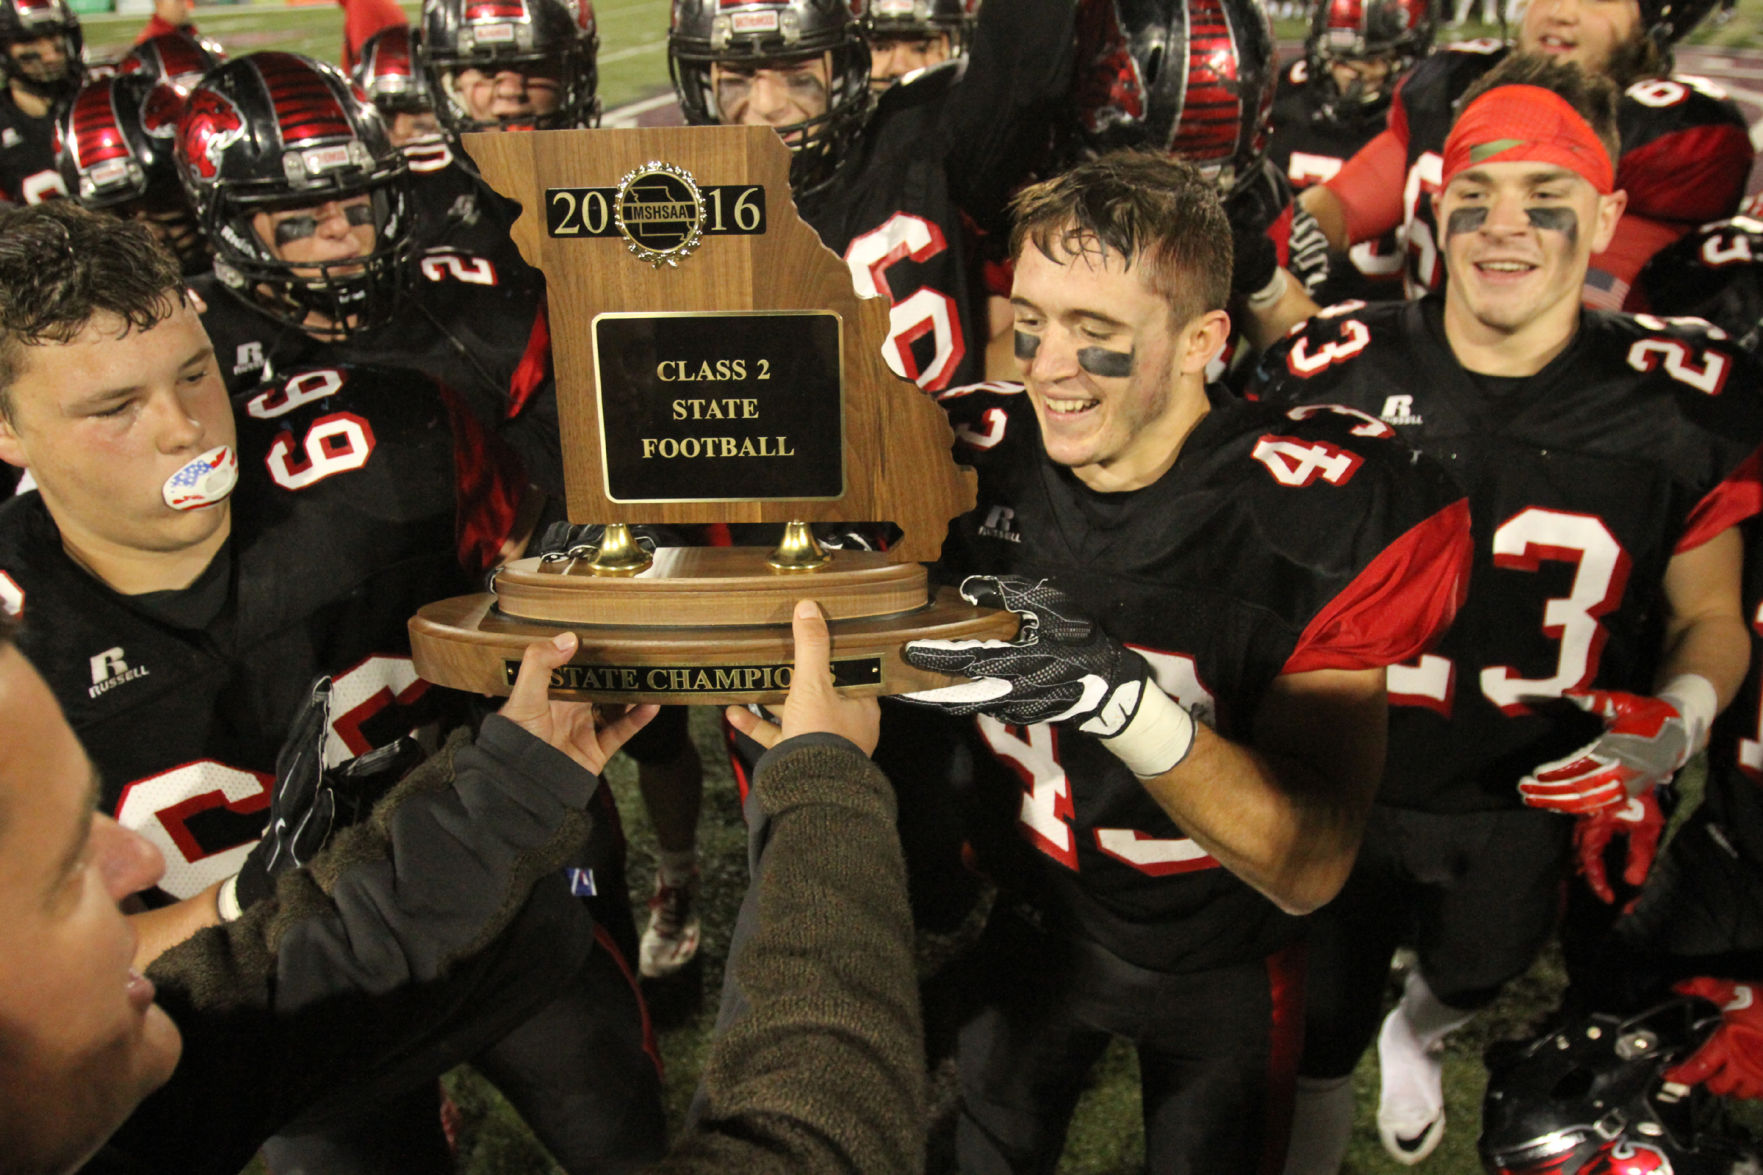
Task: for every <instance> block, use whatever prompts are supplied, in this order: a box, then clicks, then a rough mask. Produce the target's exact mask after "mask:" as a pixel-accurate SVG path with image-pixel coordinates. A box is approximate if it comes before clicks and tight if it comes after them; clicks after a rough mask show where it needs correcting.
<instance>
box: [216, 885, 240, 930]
mask: <svg viewBox="0 0 1763 1175" xmlns="http://www.w3.org/2000/svg"><path fill="white" fill-rule="evenodd" d="M214 905H215V908H216V909H218V910H219V911H220V920H221V921H222V922H235V921H237V920H238V917H239V915H241V914H243V913H244V912H245V911H244V910H242V909H240V908H239V875H238V874H237V873H235V874H233V875H232V876H231V877H229V878H227V879H226V880H225V881H223V882H221V883H220V889H218V890H217V891H215V894H214Z"/></svg>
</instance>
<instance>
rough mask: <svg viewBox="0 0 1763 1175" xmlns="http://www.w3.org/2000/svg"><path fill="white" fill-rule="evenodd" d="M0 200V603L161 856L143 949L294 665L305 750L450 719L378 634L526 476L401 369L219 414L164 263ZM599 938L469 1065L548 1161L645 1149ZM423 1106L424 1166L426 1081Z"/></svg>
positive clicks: (120, 230) (254, 765)
mask: <svg viewBox="0 0 1763 1175" xmlns="http://www.w3.org/2000/svg"><path fill="white" fill-rule="evenodd" d="M5 215H6V217H7V219H6V221H5V223H4V227H3V228H0V236H3V237H4V239H5V240H6V241H7V249H6V250H5V251H4V252H3V253H0V261H3V262H4V264H5V272H4V281H0V287H3V288H4V293H3V294H0V298H3V299H4V302H3V305H4V321H5V323H6V327H5V329H6V332H7V333H6V337H5V341H6V346H7V350H8V353H10V354H14V355H19V356H20V358H18V359H16V360H14V362H13V364H12V365H11V366H10V368H9V375H10V377H11V378H10V379H9V381H8V382H7V384H6V385H5V387H4V389H3V390H0V408H3V413H0V459H3V460H5V461H6V462H8V463H9V464H12V465H16V466H19V467H21V468H25V469H28V470H29V471H30V473H31V474H32V476H33V478H34V479H35V481H36V484H37V488H38V492H37V493H35V494H25V495H22V496H20V497H17V498H15V499H13V500H12V501H11V502H9V503H7V505H6V506H5V507H4V508H3V509H0V595H3V596H4V598H5V600H6V603H7V605H8V610H9V611H13V612H18V613H21V614H22V615H23V616H24V617H25V618H26V620H27V623H28V626H29V627H28V629H27V632H26V634H25V635H24V637H23V638H22V645H21V647H22V648H23V650H24V652H25V653H26V655H27V656H29V657H30V658H31V660H32V661H33V663H34V664H36V665H37V667H38V668H39V670H40V672H42V673H43V675H44V677H45V679H46V680H47V681H48V682H49V683H50V687H51V689H53V690H54V691H55V694H56V697H57V698H58V699H59V701H60V702H61V705H62V708H63V709H64V710H65V711H66V712H67V713H68V715H69V718H70V721H71V722H72V724H73V725H74V727H75V729H76V731H77V732H78V733H79V734H80V736H81V738H82V740H83V742H84V743H85V745H86V748H87V751H88V753H89V754H90V755H91V757H92V760H93V762H94V764H95V765H96V767H97V770H98V775H99V777H100V778H101V779H102V781H103V783H102V791H101V794H100V796H99V801H100V807H101V810H102V811H104V812H106V813H107V814H111V815H114V816H115V818H116V819H117V820H118V822H119V823H121V824H122V825H124V826H125V827H127V828H130V829H133V830H135V831H137V832H139V833H141V834H142V835H143V836H145V837H147V838H148V840H149V841H151V842H152V843H153V844H154V845H155V846H156V847H157V848H158V849H159V851H160V852H161V853H162V854H163V855H164V857H165V858H166V862H167V869H166V873H165V876H164V877H163V878H162V879H161V880H160V882H159V888H158V892H157V894H156V904H157V905H158V906H159V907H160V909H158V910H156V911H155V912H154V913H152V914H149V915H143V919H142V921H141V924H140V927H139V929H140V934H141V936H142V945H141V948H140V952H141V958H142V959H143V960H145V959H150V958H152V957H153V956H154V955H155V954H157V953H158V951H159V950H161V949H163V948H165V947H167V946H169V945H171V944H174V943H176V942H179V941H182V939H184V938H185V937H187V936H188V934H189V933H191V932H192V931H193V930H195V929H196V928H198V927H200V926H203V925H207V924H211V923H212V922H213V921H215V919H216V918H226V917H229V916H236V913H237V902H236V899H237V895H238V893H239V892H240V887H241V886H242V885H243V882H242V881H241V880H238V878H239V876H240V872H241V868H242V866H243V865H245V864H246V863H247V862H248V860H249V859H250V856H251V853H252V851H253V845H254V843H255V842H256V841H257V839H258V837H259V836H260V835H261V834H262V833H263V830H264V815H265V810H266V808H267V807H268V805H269V803H270V787H271V785H272V783H273V782H274V781H275V778H276V775H275V773H276V771H277V767H278V751H279V749H280V747H281V745H282V742H283V738H284V736H285V735H286V733H287V731H288V729H289V726H290V723H291V721H292V720H293V717H294V716H295V714H297V713H299V712H300V711H301V709H302V706H303V704H304V702H305V700H306V698H307V696H308V695H309V693H310V683H311V682H312V680H313V679H314V678H315V677H317V676H319V675H328V676H330V677H331V678H332V679H333V685H332V691H331V692H332V709H331V712H330V714H329V716H328V717H329V730H330V736H329V738H328V740H327V749H326V758H327V761H332V762H334V761H338V760H341V759H344V758H348V757H351V756H354V755H358V754H362V753H364V752H367V751H370V750H372V749H374V748H376V747H379V746H383V745H385V744H387V743H389V742H391V741H393V740H395V739H397V738H399V737H401V736H403V735H405V734H406V733H409V732H411V731H412V730H419V729H422V728H429V727H433V726H435V725H436V724H457V722H458V721H459V720H460V718H461V717H462V716H463V715H462V714H461V712H460V708H461V706H462V704H463V701H464V699H463V698H461V697H460V696H458V695H451V694H450V693H449V691H443V690H438V689H430V688H428V687H427V685H426V684H425V683H424V682H422V681H421V680H420V679H419V678H418V677H417V676H416V672H415V669H414V668H413V666H412V665H411V662H410V659H409V644H408V632H407V627H406V626H407V624H408V621H409V617H410V616H411V615H412V614H413V613H414V612H415V610H416V609H417V608H418V607H420V606H421V605H422V604H424V603H427V602H429V601H432V600H434V599H438V598H441V597H444V596H448V595H454V594H458V593H459V592H460V591H461V590H464V589H465V588H466V587H467V586H468V585H469V582H470V579H471V577H472V576H474V575H476V574H477V573H481V571H482V570H483V569H484V568H486V567H488V566H490V565H492V564H493V563H494V562H497V561H499V560H501V559H502V558H505V557H507V555H508V554H509V553H510V552H511V551H516V550H518V549H519V547H520V544H521V538H520V536H519V535H518V534H517V533H516V528H517V527H518V525H519V520H520V517H521V510H520V506H521V500H522V497H523V495H524V494H525V493H526V490H527V485H526V480H525V478H524V477H523V476H521V474H520V471H519V469H518V465H517V464H515V463H513V462H510V461H507V460H505V459H502V454H503V452H504V451H503V450H502V448H501V446H500V445H499V444H497V442H496V440H495V438H494V436H493V435H492V434H490V433H489V432H488V431H487V430H485V429H484V428H482V427H481V426H480V425H479V424H478V422H477V421H476V419H475V417H474V416H473V415H472V414H471V413H470V412H468V411H466V410H464V409H463V408H462V407H461V406H460V405H459V404H458V403H457V402H456V401H455V400H454V398H453V397H451V396H450V395H447V394H445V393H443V392H442V390H441V389H439V388H437V387H436V386H435V385H434V384H433V383H432V382H430V381H428V380H426V379H424V378H422V377H420V376H418V375H415V374H413V373H408V372H397V371H393V370H389V369H374V368H365V367H354V366H349V365H342V364H337V365H329V366H322V367H316V368H305V369H300V368H295V369H291V370H287V371H285V372H284V373H283V376H282V378H280V379H278V380H277V381H274V382H270V383H266V384H264V385H262V386H261V387H259V388H258V389H257V390H256V391H255V392H254V393H253V394H251V395H249V396H247V397H242V398H241V400H240V402H239V405H238V410H237V413H236V415H235V411H234V407H233V405H232V404H230V403H229V401H228V398H227V394H226V385H225V383H224V381H223V380H222V379H221V377H220V373H219V369H218V361H217V358H216V356H215V353H214V349H213V347H212V345H211V344H210V342H209V340H208V338H207V335H206V334H205V332H204V331H203V329H202V323H201V320H200V318H199V316H198V315H197V313H196V309H195V307H194V305H193V303H192V301H191V300H189V299H187V298H186V296H185V295H184V284H183V279H182V276H181V275H180V274H179V273H178V272H177V268H176V265H175V263H174V262H172V261H171V259H170V257H169V255H167V254H163V253H161V252H160V251H158V250H157V248H156V247H154V245H153V244H152V239H151V236H150V235H149V234H147V233H146V232H145V230H144V229H140V228H138V226H134V225H131V224H127V223H123V224H119V223H118V222H116V221H115V220H113V219H110V218H107V217H104V218H101V217H97V216H94V215H93V214H91V213H87V212H84V211H83V210H81V209H79V208H77V207H75V206H74V205H73V204H72V203H71V202H57V203H56V204H55V206H54V207H53V208H50V207H45V208H42V209H37V210H12V211H10V212H8V213H6V214H5ZM616 831H617V830H616V815H615V813H613V812H610V811H602V812H601V813H600V820H599V822H598V825H597V835H598V836H600V837H602V838H604V839H605V840H606V841H607V842H611V843H612V845H613V846H614V847H613V849H612V850H609V851H608V852H606V853H605V854H604V855H603V856H602V857H598V858H596V861H595V863H596V864H598V863H600V861H601V860H602V859H604V860H612V861H614V863H615V864H618V865H621V864H622V863H621V862H617V861H616V857H617V853H616V851H615V846H616ZM590 852H591V853H598V852H599V847H598V846H590ZM603 880H604V881H606V882H607V884H606V885H605V886H604V887H603V888H605V889H608V890H610V889H614V888H616V884H615V883H616V880H617V879H616V878H614V877H610V876H608V877H605V878H603ZM168 902H170V903H171V904H167V903H168ZM612 908H613V910H614V911H616V909H617V907H616V905H613V906H612ZM623 910H624V914H625V919H626V921H627V922H628V910H629V907H628V904H625V905H624V907H623ZM604 930H605V928H602V937H603V938H604V945H605V948H606V949H604V950H601V951H597V952H595V953H596V955H598V956H599V957H600V961H599V962H598V963H594V964H592V969H593V970H594V971H596V972H597V976H594V977H587V978H586V979H585V982H584V985H583V986H582V987H581V988H580V989H571V990H570V991H568V992H566V993H564V995H562V996H560V997H558V999H557V1000H556V1001H554V1002H553V1003H552V1004H551V1005H549V1006H547V1007H546V1008H544V1009H542V1010H541V1011H540V1012H539V1013H538V1014H537V1015H535V1016H534V1017H532V1018H531V1019H530V1020H529V1021H528V1022H526V1023H524V1024H522V1025H521V1027H520V1028H519V1030H518V1031H515V1032H512V1033H510V1034H509V1036H508V1037H507V1039H505V1040H503V1041H502V1042H501V1043H499V1044H497V1045H496V1047H495V1048H494V1049H493V1050H491V1051H490V1052H489V1053H486V1054H485V1055H484V1056H483V1058H482V1059H483V1063H484V1064H485V1065H486V1066H487V1069H486V1072H487V1073H488V1075H489V1076H490V1077H491V1079H492V1080H494V1081H496V1082H497V1083H498V1084H499V1085H500V1086H501V1087H502V1088H504V1090H505V1091H506V1092H508V1093H509V1094H510V1096H511V1097H513V1098H514V1099H515V1100H516V1101H517V1102H519V1103H520V1104H521V1105H522V1109H523V1113H525V1114H526V1115H527V1117H528V1121H529V1122H530V1123H531V1124H532V1125H533V1126H534V1128H535V1130H536V1131H537V1132H538V1133H539V1135H540V1137H541V1138H542V1139H543V1140H544V1141H545V1142H546V1143H547V1145H549V1146H551V1148H552V1149H553V1151H554V1153H556V1154H557V1156H558V1158H559V1159H560V1160H561V1161H563V1162H564V1163H565V1164H566V1165H568V1166H570V1167H571V1168H572V1169H585V1168H586V1167H588V1166H589V1165H591V1164H592V1163H593V1162H595V1161H600V1160H605V1161H621V1160H631V1159H642V1158H646V1157H652V1156H653V1155H654V1154H655V1153H656V1152H657V1150H658V1148H659V1146H660V1143H661V1140H662V1130H661V1107H660V1085H659V1074H658V1072H657V1068H656V1066H655V1065H654V1064H653V1062H652V1060H651V1058H650V1056H649V1054H648V1052H647V1047H648V1045H649V1043H650V1042H649V1041H648V1040H647V1039H646V1032H645V1030H644V1027H643V1023H644V1021H643V1013H642V1008H641V1001H640V998H639V997H638V996H637V993H636V991H635V988H634V987H633V986H632V985H631V984H630V983H629V981H628V972H626V971H625V969H624V965H623V963H622V961H621V959H620V958H619V952H618V951H617V950H615V949H613V941H612V939H611V937H609V936H608V935H606V934H605V933H604ZM632 937H634V935H633V936H632ZM534 1057H543V1058H545V1061H544V1063H543V1064H542V1065H537V1066H535V1065H534V1064H533V1061H532V1059H533V1058H534ZM553 1083H555V1084H553ZM424 1092H425V1091H423V1090H421V1089H418V1090H417V1093H418V1097H417V1108H418V1110H419V1111H420V1110H421V1106H422V1096H421V1095H422V1093H424ZM426 1097H427V1100H426V1112H422V1113H420V1114H419V1120H420V1121H422V1122H424V1123H426V1125H427V1137H428V1138H429V1140H430V1146H431V1148H433V1149H431V1151H430V1152H429V1154H430V1158H431V1160H432V1156H433V1154H434V1153H435V1150H438V1149H439V1148H440V1146H441V1143H440V1138H439V1135H438V1133H437V1130H436V1127H437V1126H438V1120H437V1119H436V1117H435V1114H434V1110H435V1103H434V1096H433V1086H432V1084H430V1085H429V1086H428V1087H427V1090H426ZM584 1098H585V1099H586V1100H585V1101H584V1100H582V1099H584ZM584 1106H586V1107H597V1108H599V1109H600V1110H603V1111H604V1112H598V1113H592V1114H589V1113H584V1112H582V1109H583V1107H584ZM376 1109H377V1107H376ZM386 1117H387V1116H386V1115H382V1114H378V1113H376V1115H375V1118H374V1125H373V1127H372V1130H370V1131H368V1132H365V1134H366V1136H367V1137H369V1138H371V1139H373V1140H374V1141H375V1142H376V1143H378V1144H379V1145H380V1146H383V1145H384V1139H385V1138H386V1137H387V1136H390V1137H391V1138H394V1139H398V1140H400V1141H402V1140H403V1139H404V1137H405V1135H404V1134H403V1132H393V1131H391V1130H390V1129H389V1128H388V1126H387V1125H386V1122H385V1121H384V1119H385V1118H386ZM292 1133H293V1134H294V1135H295V1136H296V1137H294V1138H286V1137H285V1138H284V1139H283V1140H282V1141H281V1142H279V1143H278V1144H277V1146H278V1147H281V1148H286V1149H284V1151H283V1152H282V1153H283V1154H284V1156H285V1155H287V1154H294V1155H302V1156H306V1157H307V1159H308V1161H310V1162H313V1163H315V1164H316V1165H317V1167H318V1168H319V1169H323V1170H326V1171H344V1170H355V1169H357V1168H356V1167H355V1166H354V1165H352V1164H351V1162H350V1160H355V1161H359V1162H361V1163H363V1164H366V1163H368V1156H369V1155H371V1154H372V1153H373V1151H372V1150H367V1151H363V1152H356V1151H354V1150H351V1149H345V1150H344V1151H343V1153H338V1152H337V1150H336V1147H335V1143H334V1138H335V1137H336V1135H335V1127H334V1124H332V1123H330V1122H326V1123H316V1122H315V1123H310V1124H306V1126H305V1127H303V1128H301V1129H297V1130H295V1131H293V1132H292ZM357 1137H359V1136H357ZM418 1137H421V1136H420V1135H419V1136H418ZM320 1155H322V1156H324V1157H323V1160H322V1161H321V1160H320V1159H319V1158H317V1157H316V1156H320ZM272 1165H273V1164H272Z"/></svg>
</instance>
